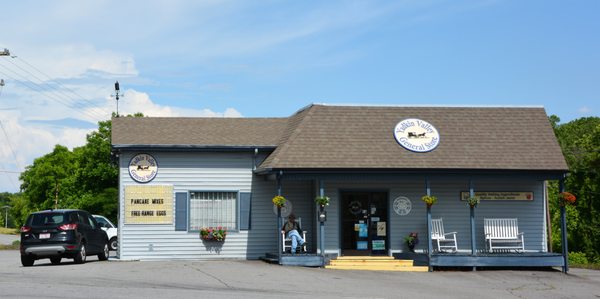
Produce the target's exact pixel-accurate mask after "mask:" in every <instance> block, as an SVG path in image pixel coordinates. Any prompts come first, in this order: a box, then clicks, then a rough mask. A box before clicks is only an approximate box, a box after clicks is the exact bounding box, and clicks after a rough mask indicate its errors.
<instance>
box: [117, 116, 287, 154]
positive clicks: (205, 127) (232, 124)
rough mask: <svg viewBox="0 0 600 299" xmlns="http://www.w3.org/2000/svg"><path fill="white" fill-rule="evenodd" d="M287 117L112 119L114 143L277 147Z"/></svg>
mask: <svg viewBox="0 0 600 299" xmlns="http://www.w3.org/2000/svg"><path fill="white" fill-rule="evenodd" d="M286 124H287V118H173V117H171V118H169V117H118V118H113V119H112V144H113V146H115V147H127V146H157V145H158V146H173V147H176V146H192V147H193V146H198V147H202V146H212V147H219V146H223V147H236V146H275V145H277V143H278V142H279V136H280V135H281V132H282V131H283V129H284V128H285V126H286Z"/></svg>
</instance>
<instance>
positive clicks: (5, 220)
mask: <svg viewBox="0 0 600 299" xmlns="http://www.w3.org/2000/svg"><path fill="white" fill-rule="evenodd" d="M2 208H3V209H4V228H8V209H10V206H3V207H2Z"/></svg>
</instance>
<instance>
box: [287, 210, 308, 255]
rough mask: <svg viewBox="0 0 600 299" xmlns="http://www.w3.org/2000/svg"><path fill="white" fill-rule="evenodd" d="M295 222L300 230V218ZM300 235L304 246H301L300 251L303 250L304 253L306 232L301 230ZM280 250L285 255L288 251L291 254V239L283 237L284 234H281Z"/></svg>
mask: <svg viewBox="0 0 600 299" xmlns="http://www.w3.org/2000/svg"><path fill="white" fill-rule="evenodd" d="M296 222H298V225H299V226H300V228H302V218H298V219H296ZM284 223H285V222H284ZM301 235H302V239H303V240H304V244H303V245H302V247H301V249H303V250H304V251H305V252H306V231H304V230H303V231H302V233H301ZM299 247H300V246H299ZM281 248H282V250H283V253H286V252H287V251H288V250H289V251H290V253H292V239H290V238H288V237H287V236H286V235H285V232H281ZM296 250H297V248H296Z"/></svg>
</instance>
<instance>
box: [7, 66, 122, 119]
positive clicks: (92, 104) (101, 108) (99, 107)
mask: <svg viewBox="0 0 600 299" xmlns="http://www.w3.org/2000/svg"><path fill="white" fill-rule="evenodd" d="M16 58H17V60H19V61H21V62H23V63H24V64H26V65H28V66H29V67H31V68H32V69H34V70H36V71H37V72H38V73H40V74H41V75H43V76H45V77H46V78H47V79H48V80H49V81H50V82H54V83H55V84H57V85H58V86H59V87H60V88H62V89H64V90H66V91H68V92H70V93H72V94H73V95H75V96H77V97H78V98H79V99H81V100H82V101H83V102H86V103H87V104H88V105H89V106H92V107H93V108H98V109H99V110H101V111H102V112H107V110H106V108H104V107H101V106H99V105H97V104H96V103H94V102H93V101H91V100H89V99H86V98H85V97H84V96H82V95H80V94H78V93H77V92H75V91H74V90H72V89H70V88H68V87H66V86H64V85H62V84H60V82H58V81H56V80H54V79H52V78H51V77H50V76H49V75H48V74H46V73H44V72H42V71H41V70H40V69H38V68H37V67H35V66H34V65H32V64H30V63H29V62H27V61H26V60H25V59H23V58H21V57H18V56H17V57H16ZM9 62H10V61H9ZM26 72H27V71H26ZM27 73H29V74H31V73H30V72H27ZM31 75H32V76H35V75H33V74H31ZM36 78H37V77H36ZM38 80H40V81H42V80H41V79H39V78H38ZM61 92H62V90H61ZM63 94H64V95H65V96H68V95H67V94H66V93H63ZM107 114H109V115H110V114H111V112H110V111H108V112H107Z"/></svg>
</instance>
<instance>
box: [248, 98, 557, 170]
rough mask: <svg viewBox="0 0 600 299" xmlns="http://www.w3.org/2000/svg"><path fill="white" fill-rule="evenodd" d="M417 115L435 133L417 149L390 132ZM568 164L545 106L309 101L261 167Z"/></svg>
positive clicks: (553, 167)
mask: <svg viewBox="0 0 600 299" xmlns="http://www.w3.org/2000/svg"><path fill="white" fill-rule="evenodd" d="M406 118H418V119H422V120H425V121H427V122H429V123H431V124H432V125H434V126H435V127H436V128H437V130H438V131H439V133H440V140H441V141H440V144H439V146H438V147H437V148H436V149H435V150H433V151H431V152H427V153H416V152H411V151H409V150H406V149H405V148H403V147H402V146H400V145H399V144H398V143H397V142H396V140H395V139H394V137H393V131H394V127H395V126H396V124H397V123H398V122H399V121H401V120H403V119H406ZM331 168H334V169H425V168H428V169H429V168H431V169H505V170H551V171H566V170H567V169H568V167H567V164H566V162H565V160H564V157H563V155H562V152H561V150H560V147H559V145H558V143H557V141H556V138H555V136H554V132H553V130H552V128H551V126H550V123H549V121H548V118H547V115H546V112H545V111H544V109H543V108H508V107H506V108H491V107H490V108H487V107H486V108H474V107H372V106H366V107H365V106H362V107H360V106H326V105H311V106H310V107H308V108H306V109H305V110H303V111H301V112H299V113H298V114H296V115H294V116H292V117H291V118H290V122H289V124H288V127H287V129H286V131H285V133H284V134H283V137H282V139H281V141H280V143H279V145H278V147H277V149H276V150H275V151H274V152H273V153H272V154H271V155H270V156H269V157H268V159H267V160H265V161H264V162H263V163H262V165H261V166H260V168H259V169H262V170H268V169H331Z"/></svg>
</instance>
